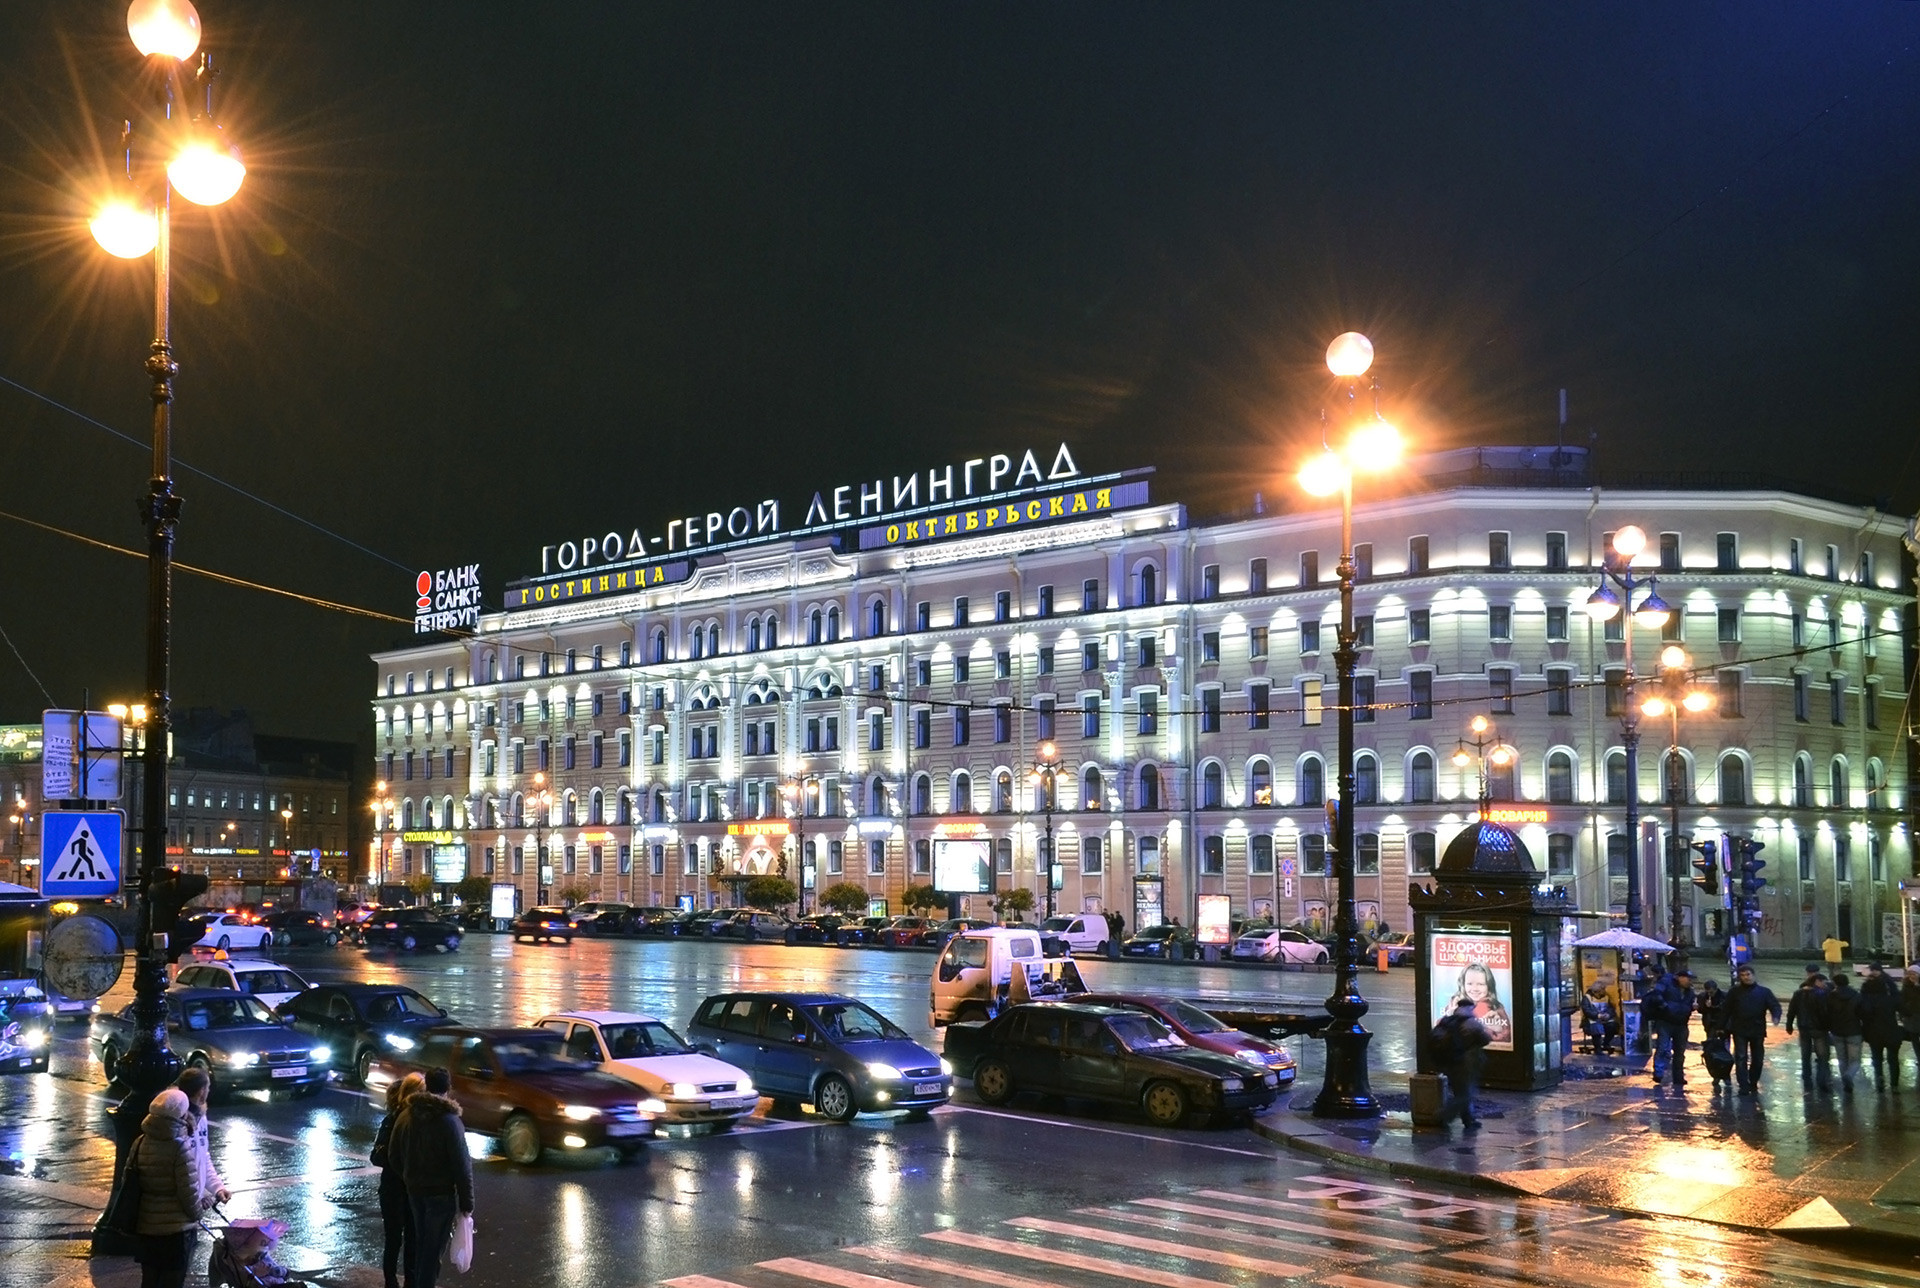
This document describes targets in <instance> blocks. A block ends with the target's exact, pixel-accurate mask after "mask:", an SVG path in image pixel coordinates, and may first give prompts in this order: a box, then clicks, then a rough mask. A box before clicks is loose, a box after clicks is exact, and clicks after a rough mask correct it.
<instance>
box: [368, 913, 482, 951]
mask: <svg viewBox="0 0 1920 1288" xmlns="http://www.w3.org/2000/svg"><path fill="white" fill-rule="evenodd" d="M461 937H462V935H461V930H460V927H459V926H457V925H455V924H454V923H453V922H451V921H448V920H446V919H445V918H444V917H441V916H440V915H439V914H438V913H436V912H434V911H433V909H431V908H390V909H388V910H386V911H384V912H381V913H378V914H377V915H375V916H372V917H369V918H367V920H366V921H365V923H363V924H362V925H361V927H360V942H361V943H363V944H365V945H366V946H367V947H369V948H398V949H399V950H400V951H401V952H403V953H413V952H419V951H420V950H421V949H423V948H440V949H444V950H446V951H447V952H452V951H453V950H454V949H456V948H458V947H459V946H460V940H461Z"/></svg>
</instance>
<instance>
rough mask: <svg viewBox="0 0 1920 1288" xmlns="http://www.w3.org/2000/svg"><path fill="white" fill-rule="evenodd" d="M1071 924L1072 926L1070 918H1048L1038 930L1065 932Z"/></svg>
mask: <svg viewBox="0 0 1920 1288" xmlns="http://www.w3.org/2000/svg"><path fill="white" fill-rule="evenodd" d="M1072 924H1073V918H1072V917H1048V918H1047V919H1046V920H1045V921H1043V922H1041V923H1040V929H1042V930H1065V929H1066V928H1067V927H1068V926H1071V925H1072Z"/></svg>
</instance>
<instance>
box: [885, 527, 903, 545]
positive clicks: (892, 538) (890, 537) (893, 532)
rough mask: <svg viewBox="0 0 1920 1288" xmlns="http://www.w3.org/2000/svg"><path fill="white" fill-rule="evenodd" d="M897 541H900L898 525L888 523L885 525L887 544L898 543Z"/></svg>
mask: <svg viewBox="0 0 1920 1288" xmlns="http://www.w3.org/2000/svg"><path fill="white" fill-rule="evenodd" d="M899 539H900V525H899V524H897V523H889V524H888V525H887V544H888V545H892V544H893V543H894V542H896V541H898V540H899Z"/></svg>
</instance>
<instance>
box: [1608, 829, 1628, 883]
mask: <svg viewBox="0 0 1920 1288" xmlns="http://www.w3.org/2000/svg"><path fill="white" fill-rule="evenodd" d="M1631 857H1632V856H1631V855H1630V854H1629V853H1628V849H1627V838H1626V837H1625V836H1623V835H1621V834H1620V833H1618V832H1610V833H1608V834H1607V879H1608V880H1610V881H1625V880H1626V879H1627V861H1628V859H1629V858H1631Z"/></svg>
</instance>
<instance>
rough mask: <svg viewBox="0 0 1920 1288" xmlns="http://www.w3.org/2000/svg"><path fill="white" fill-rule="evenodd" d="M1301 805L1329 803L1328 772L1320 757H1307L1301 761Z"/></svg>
mask: <svg viewBox="0 0 1920 1288" xmlns="http://www.w3.org/2000/svg"><path fill="white" fill-rule="evenodd" d="M1300 803H1301V804H1302V805H1324V804H1326V803H1327V770H1326V766H1324V765H1322V764H1321V763H1320V757H1318V756H1305V757H1302V759H1301V761H1300Z"/></svg>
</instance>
